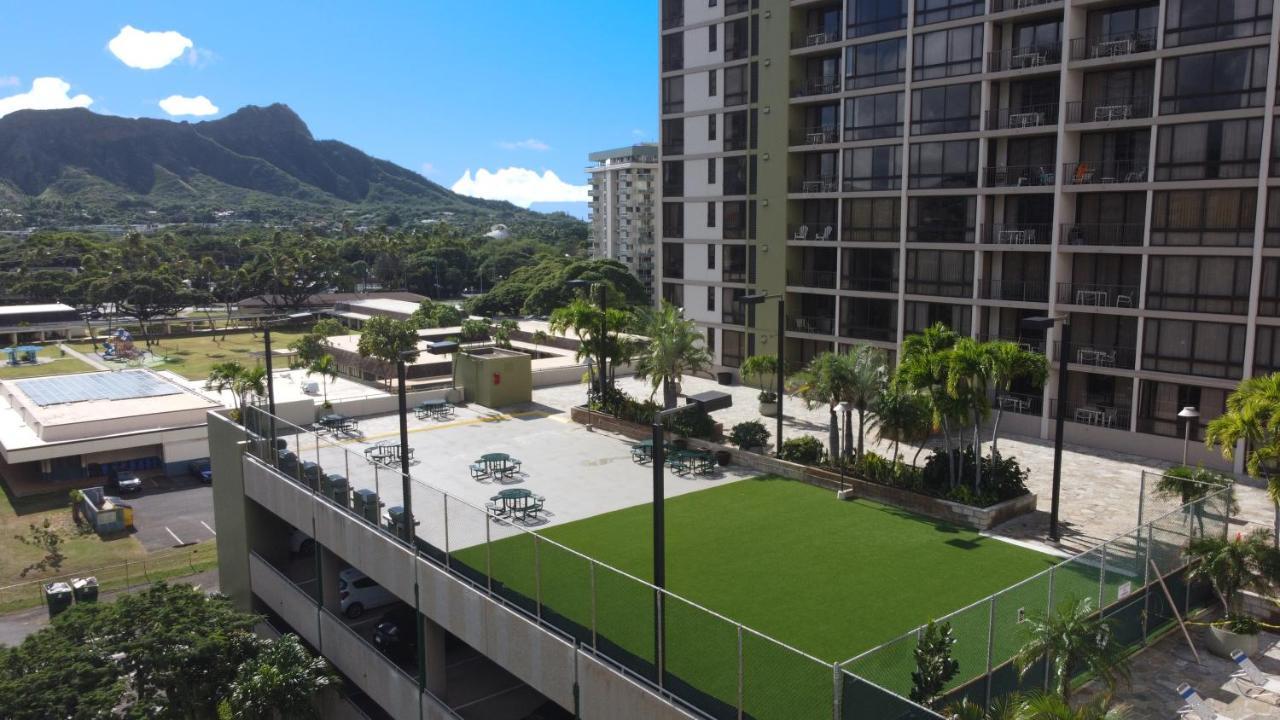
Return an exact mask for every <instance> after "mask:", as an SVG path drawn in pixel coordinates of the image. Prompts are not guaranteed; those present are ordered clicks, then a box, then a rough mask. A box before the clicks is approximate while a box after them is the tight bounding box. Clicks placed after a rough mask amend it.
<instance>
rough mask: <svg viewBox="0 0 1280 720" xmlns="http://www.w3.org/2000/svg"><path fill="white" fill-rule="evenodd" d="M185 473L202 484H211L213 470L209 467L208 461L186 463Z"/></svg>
mask: <svg viewBox="0 0 1280 720" xmlns="http://www.w3.org/2000/svg"><path fill="white" fill-rule="evenodd" d="M187 471H188V472H190V473H191V474H192V475H194V476H195V477H196V479H197V480H199V481H200V482H202V483H211V482H213V468H211V467H210V466H209V460H208V459H207V458H206V459H204V460H192V461H191V462H189V463H187Z"/></svg>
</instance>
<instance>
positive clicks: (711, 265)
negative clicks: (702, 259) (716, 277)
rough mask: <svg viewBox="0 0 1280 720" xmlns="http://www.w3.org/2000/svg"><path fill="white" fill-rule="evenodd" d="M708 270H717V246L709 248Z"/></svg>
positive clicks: (709, 246)
mask: <svg viewBox="0 0 1280 720" xmlns="http://www.w3.org/2000/svg"><path fill="white" fill-rule="evenodd" d="M707 269H708V270H715V269H716V246H715V245H708V246H707Z"/></svg>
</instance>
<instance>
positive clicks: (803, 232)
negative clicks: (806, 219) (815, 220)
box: [791, 225, 809, 240]
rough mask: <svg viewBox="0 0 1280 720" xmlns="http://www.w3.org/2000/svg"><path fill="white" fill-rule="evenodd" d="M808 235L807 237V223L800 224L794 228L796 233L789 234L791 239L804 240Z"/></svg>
mask: <svg viewBox="0 0 1280 720" xmlns="http://www.w3.org/2000/svg"><path fill="white" fill-rule="evenodd" d="M808 237H809V226H808V225H801V226H800V227H799V228H796V234H795V235H793V236H791V239H792V240H805V239H807V238H808Z"/></svg>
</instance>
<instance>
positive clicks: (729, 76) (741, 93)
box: [724, 65, 747, 107]
mask: <svg viewBox="0 0 1280 720" xmlns="http://www.w3.org/2000/svg"><path fill="white" fill-rule="evenodd" d="M746 104H747V66H746V65H738V66H736V67H728V68H725V69H724V105H725V107H732V106H734V105H746Z"/></svg>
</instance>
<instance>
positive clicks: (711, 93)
mask: <svg viewBox="0 0 1280 720" xmlns="http://www.w3.org/2000/svg"><path fill="white" fill-rule="evenodd" d="M717 92H719V90H718V89H717V88H716V71H715V70H708V71H707V97H715V96H716V93H717Z"/></svg>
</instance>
